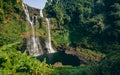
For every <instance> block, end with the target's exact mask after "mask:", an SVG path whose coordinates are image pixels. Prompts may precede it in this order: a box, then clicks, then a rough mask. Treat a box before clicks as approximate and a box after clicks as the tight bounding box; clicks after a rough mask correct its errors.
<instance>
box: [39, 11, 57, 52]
mask: <svg viewBox="0 0 120 75" xmlns="http://www.w3.org/2000/svg"><path fill="white" fill-rule="evenodd" d="M40 16H41V17H44V16H43V13H42V9H40ZM45 20H46V23H47V26H46V29H47V41H46V48H47V50H48V53H55V52H56V51H55V50H54V49H53V47H52V44H51V34H50V23H49V19H48V18H45Z"/></svg>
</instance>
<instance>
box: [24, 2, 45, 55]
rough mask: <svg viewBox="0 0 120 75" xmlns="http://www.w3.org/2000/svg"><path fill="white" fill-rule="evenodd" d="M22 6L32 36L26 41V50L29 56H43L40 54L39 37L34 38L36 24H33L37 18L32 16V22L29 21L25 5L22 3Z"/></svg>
mask: <svg viewBox="0 0 120 75" xmlns="http://www.w3.org/2000/svg"><path fill="white" fill-rule="evenodd" d="M22 6H23V9H24V12H25V15H26V19H27V21H28V22H29V23H30V26H31V29H32V36H31V37H30V38H29V39H28V41H27V49H28V52H29V54H30V55H32V56H38V55H40V54H43V52H42V47H41V45H40V43H39V37H37V36H35V29H34V24H36V23H35V22H37V17H36V16H32V20H31V19H30V15H29V11H28V8H27V5H26V4H24V3H22Z"/></svg>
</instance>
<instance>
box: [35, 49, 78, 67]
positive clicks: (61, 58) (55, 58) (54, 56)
mask: <svg viewBox="0 0 120 75" xmlns="http://www.w3.org/2000/svg"><path fill="white" fill-rule="evenodd" d="M45 58H46V63H47V64H52V65H54V64H56V63H60V64H62V65H70V66H80V60H79V59H78V57H77V56H73V55H70V54H66V53H65V52H63V51H59V52H56V53H49V54H44V55H41V56H38V57H37V59H39V60H40V61H43V60H44V59H45Z"/></svg>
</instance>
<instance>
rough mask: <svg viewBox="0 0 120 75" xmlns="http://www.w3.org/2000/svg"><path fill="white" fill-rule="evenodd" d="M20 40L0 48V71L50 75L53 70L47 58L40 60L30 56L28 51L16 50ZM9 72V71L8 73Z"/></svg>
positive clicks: (14, 73) (15, 73)
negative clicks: (47, 62)
mask: <svg viewBox="0 0 120 75" xmlns="http://www.w3.org/2000/svg"><path fill="white" fill-rule="evenodd" d="M17 44H19V42H16V43H13V44H8V45H5V46H3V47H2V48H1V49H0V71H1V72H5V73H7V74H12V75H18V74H19V73H20V74H26V75H32V74H35V75H49V74H51V72H52V71H53V70H52V68H50V66H49V65H48V64H46V60H44V61H43V62H40V61H39V60H37V59H36V58H34V57H31V56H28V55H27V53H26V52H24V53H21V52H20V51H17V50H15V48H14V46H16V45H17ZM8 72H9V73H8Z"/></svg>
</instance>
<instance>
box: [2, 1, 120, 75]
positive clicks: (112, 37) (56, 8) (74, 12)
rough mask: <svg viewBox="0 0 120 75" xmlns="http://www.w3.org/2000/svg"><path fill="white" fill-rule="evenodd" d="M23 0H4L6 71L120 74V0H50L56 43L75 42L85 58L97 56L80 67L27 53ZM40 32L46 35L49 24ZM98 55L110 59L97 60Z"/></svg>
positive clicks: (46, 12) (58, 45)
mask: <svg viewBox="0 0 120 75" xmlns="http://www.w3.org/2000/svg"><path fill="white" fill-rule="evenodd" d="M21 3H22V0H0V75H21V74H22V75H120V66H119V65H120V0H52V2H51V0H48V2H47V3H46V6H45V8H44V15H45V16H46V17H48V18H50V21H51V29H52V30H51V37H52V43H53V45H54V46H55V48H56V49H60V48H62V49H69V48H71V47H72V48H73V50H75V51H78V57H79V59H81V60H83V61H86V62H90V61H92V63H87V65H85V66H78V67H72V66H62V67H55V66H53V65H48V64H47V63H46V60H44V61H42V62H41V61H39V60H37V59H36V58H34V57H31V56H29V55H28V54H27V52H26V51H25V52H23V53H22V52H21V51H22V50H21V49H22V48H21V47H22V46H23V42H24V40H23V39H24V38H25V33H26V25H27V23H26V22H25V17H24V11H23V8H22V5H21ZM42 21H43V20H42V19H39V22H40V23H41V22H42ZM39 31H40V33H38V35H40V37H42V38H43V39H44V37H45V35H41V34H44V33H45V26H44V23H41V24H40V29H39ZM97 53H98V54H97ZM101 53H103V54H101ZM98 57H104V58H103V59H101V60H100V61H97V62H94V60H97V59H98Z"/></svg>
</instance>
